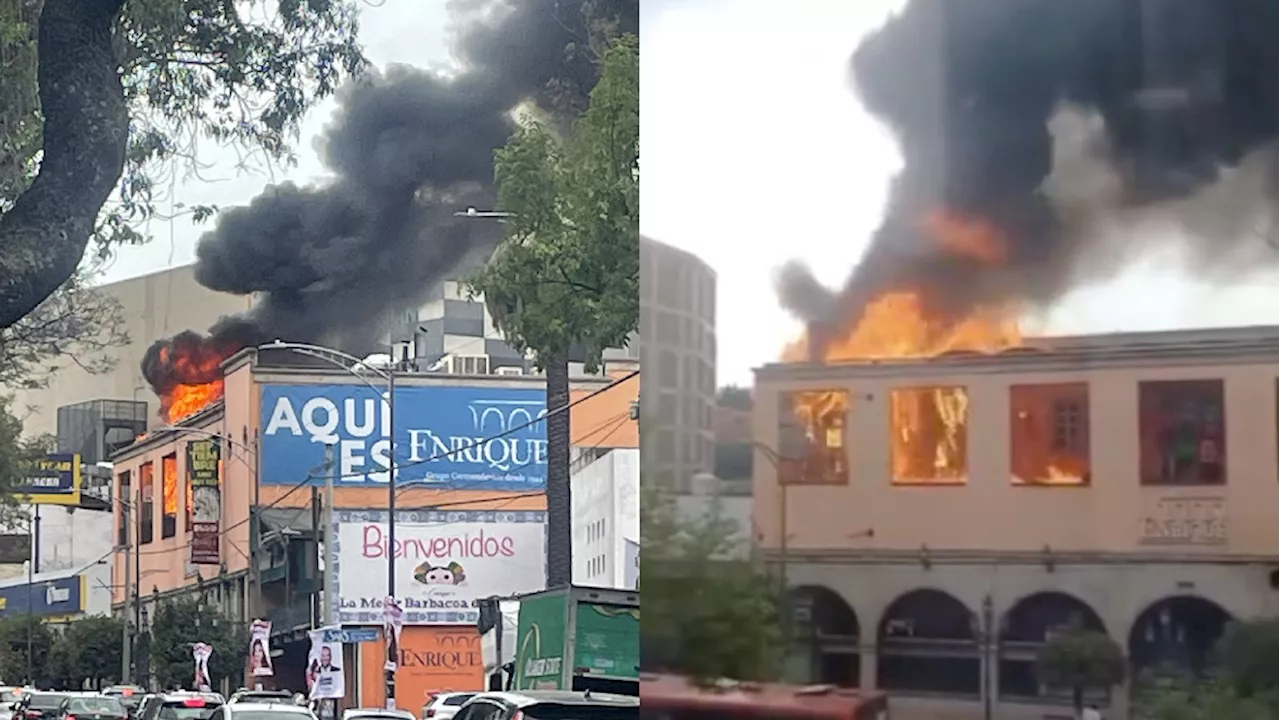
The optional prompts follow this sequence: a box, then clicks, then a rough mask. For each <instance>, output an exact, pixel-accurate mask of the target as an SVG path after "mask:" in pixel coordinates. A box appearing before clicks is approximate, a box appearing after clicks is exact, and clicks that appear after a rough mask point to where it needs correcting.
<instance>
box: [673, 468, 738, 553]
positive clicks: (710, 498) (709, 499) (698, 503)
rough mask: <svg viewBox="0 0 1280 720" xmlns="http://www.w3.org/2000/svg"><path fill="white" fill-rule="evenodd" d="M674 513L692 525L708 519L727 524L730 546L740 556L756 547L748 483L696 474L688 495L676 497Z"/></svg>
mask: <svg viewBox="0 0 1280 720" xmlns="http://www.w3.org/2000/svg"><path fill="white" fill-rule="evenodd" d="M675 510H676V513H677V514H678V515H679V516H680V517H682V518H685V519H687V520H688V521H690V522H691V523H693V524H694V525H695V526H696V525H697V524H698V523H701V522H706V521H708V520H711V519H714V520H716V521H718V522H727V523H728V524H729V527H730V528H732V536H731V537H730V538H729V541H730V545H731V546H732V547H733V549H734V553H735V554H736V555H737V556H739V557H745V556H746V555H747V554H749V553H750V552H751V551H752V549H753V548H754V547H755V535H756V533H755V528H754V522H755V503H754V502H753V500H752V498H751V486H750V485H749V484H746V483H742V482H738V481H734V480H724V479H721V478H718V477H716V476H715V475H712V474H710V473H699V474H697V475H695V476H694V477H693V484H692V486H691V487H690V492H689V493H688V494H687V495H676V496H675Z"/></svg>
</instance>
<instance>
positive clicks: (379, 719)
mask: <svg viewBox="0 0 1280 720" xmlns="http://www.w3.org/2000/svg"><path fill="white" fill-rule="evenodd" d="M342 720H418V719H417V718H415V717H414V716H413V713H411V712H407V711H405V710H388V709H386V708H351V709H350V710H343V711H342Z"/></svg>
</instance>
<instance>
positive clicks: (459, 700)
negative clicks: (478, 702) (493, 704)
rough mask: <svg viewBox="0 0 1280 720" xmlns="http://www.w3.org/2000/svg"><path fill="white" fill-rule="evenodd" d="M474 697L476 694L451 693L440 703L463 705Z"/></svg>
mask: <svg viewBox="0 0 1280 720" xmlns="http://www.w3.org/2000/svg"><path fill="white" fill-rule="evenodd" d="M473 697H475V695H450V696H449V697H447V698H445V699H444V700H441V701H440V704H441V705H461V704H463V703H465V702H466V701H468V700H470V699H471V698H473Z"/></svg>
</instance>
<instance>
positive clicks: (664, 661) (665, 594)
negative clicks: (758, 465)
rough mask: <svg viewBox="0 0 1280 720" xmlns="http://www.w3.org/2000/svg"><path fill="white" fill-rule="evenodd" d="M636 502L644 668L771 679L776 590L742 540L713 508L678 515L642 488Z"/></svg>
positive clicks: (777, 634)
mask: <svg viewBox="0 0 1280 720" xmlns="http://www.w3.org/2000/svg"><path fill="white" fill-rule="evenodd" d="M642 485H643V484H642ZM640 503H641V504H640V545H641V547H643V548H644V552H643V553H642V554H641V556H640V577H641V583H642V586H641V593H642V594H643V595H644V603H645V610H644V623H643V624H642V625H641V629H640V631H641V636H642V637H641V643H642V651H641V658H642V660H643V662H644V663H645V665H646V669H648V670H655V671H657V670H663V671H670V672H677V673H681V674H687V675H690V676H692V677H694V678H696V679H699V680H716V679H721V678H731V679H735V680H764V679H769V678H776V677H777V673H778V671H779V667H780V666H779V661H780V658H781V648H782V634H781V628H780V626H779V603H778V595H777V590H778V584H777V581H776V580H775V579H774V578H773V577H772V576H771V575H770V574H769V572H768V570H767V569H766V568H765V567H764V565H763V564H762V563H761V562H759V561H758V560H757V559H756V558H754V557H752V556H751V554H750V553H747V552H744V551H743V549H742V544H741V543H742V542H743V541H744V540H746V541H747V542H749V541H750V538H742V537H741V536H739V535H738V528H736V527H735V525H734V524H733V523H732V522H731V521H728V520H726V519H725V518H723V517H722V516H720V515H719V513H718V511H717V509H716V508H715V507H714V505H713V506H712V507H711V508H710V510H709V511H708V512H706V513H705V514H701V513H690V512H681V511H680V509H679V508H678V507H677V505H676V503H675V501H674V500H673V498H671V497H670V496H667V495H664V494H663V493H662V492H661V491H660V490H658V489H656V488H653V487H650V486H647V485H645V486H643V488H642V490H641V495H640Z"/></svg>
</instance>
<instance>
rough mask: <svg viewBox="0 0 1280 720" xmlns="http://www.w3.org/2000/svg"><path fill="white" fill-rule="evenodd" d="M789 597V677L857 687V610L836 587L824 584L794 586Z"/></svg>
mask: <svg viewBox="0 0 1280 720" xmlns="http://www.w3.org/2000/svg"><path fill="white" fill-rule="evenodd" d="M788 601H789V611H790V618H791V628H790V630H791V634H790V638H791V647H790V649H789V652H788V654H787V655H788V661H787V665H788V668H787V670H788V675H789V676H790V677H789V679H793V680H795V681H798V682H811V683H822V684H830V685H840V686H843V687H857V686H858V684H859V682H858V680H859V673H860V672H861V667H862V663H861V662H860V660H861V658H860V657H859V655H858V638H860V637H861V635H862V632H861V630H862V628H861V626H860V625H859V624H858V616H857V613H855V612H854V611H853V608H852V607H849V603H847V602H845V600H844V598H842V597H840V595H839V594H838V593H836V592H835V591H833V590H831V589H829V588H825V587H822V586H821V585H803V586H800V587H796V588H792V590H791V592H790V596H789V598H788Z"/></svg>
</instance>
